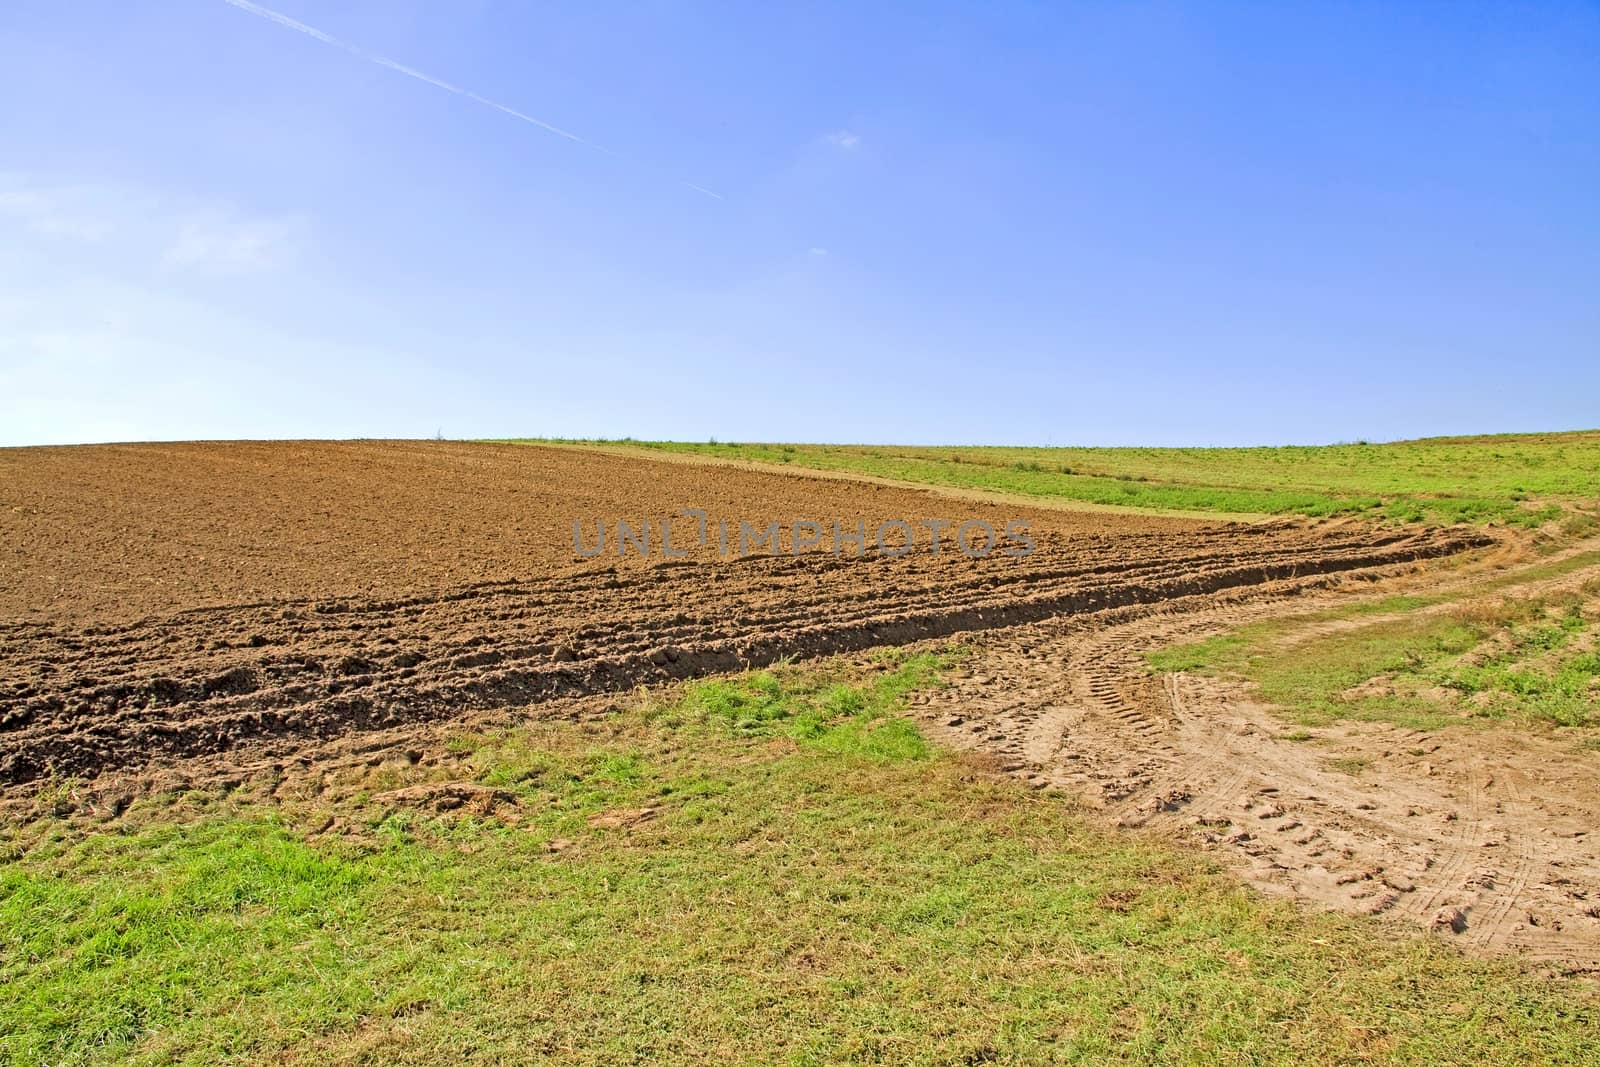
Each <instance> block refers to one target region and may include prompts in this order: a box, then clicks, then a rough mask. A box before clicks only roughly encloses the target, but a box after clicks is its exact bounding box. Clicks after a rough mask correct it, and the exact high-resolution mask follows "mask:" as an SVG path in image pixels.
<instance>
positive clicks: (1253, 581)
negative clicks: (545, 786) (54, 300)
mask: <svg viewBox="0 0 1600 1067" xmlns="http://www.w3.org/2000/svg"><path fill="white" fill-rule="evenodd" d="M683 508H701V509H704V510H705V511H706V512H707V513H708V515H709V517H710V520H711V522H712V523H713V525H714V524H715V523H716V522H717V520H718V519H727V520H730V521H731V522H733V523H734V524H735V525H737V523H738V521H739V520H741V519H743V520H749V521H751V522H753V523H756V524H758V525H764V524H765V523H767V522H769V521H772V520H778V521H779V522H782V523H784V524H787V523H789V522H791V521H793V520H795V519H812V520H816V521H818V522H821V523H823V524H824V525H829V524H831V523H832V522H833V521H835V520H838V521H840V522H841V523H842V524H843V525H845V526H846V527H853V526H854V525H855V523H856V522H857V521H858V520H864V521H865V522H866V524H867V526H868V528H869V529H874V528H876V526H877V524H878V523H880V522H883V521H885V520H889V519H904V520H908V521H912V522H915V521H918V520H922V519H935V518H937V519H949V520H951V521H954V522H960V521H963V520H966V519H969V518H983V519H985V520H987V521H989V522H991V523H992V524H993V525H994V526H996V527H997V528H999V529H1003V528H1004V527H1005V524H1006V523H1007V522H1008V521H1011V520H1022V521H1027V522H1030V523H1031V524H1032V531H1033V536H1034V539H1035V542H1036V544H1037V549H1036V551H1034V552H1033V553H1032V554H1031V555H1028V556H1025V557H1012V556H1007V555H1004V554H1002V553H1001V552H999V551H996V552H994V553H992V554H991V555H989V556H987V557H985V558H982V559H974V558H969V557H967V556H965V555H963V554H961V553H960V552H957V551H952V550H950V548H949V546H948V544H947V546H946V550H945V551H943V552H941V553H938V554H934V553H932V552H931V551H929V550H928V549H927V546H926V544H925V543H924V544H923V546H922V547H921V548H919V549H918V550H917V551H913V552H911V553H909V554H907V555H904V556H899V557H888V556H880V555H876V554H868V555H867V556H865V557H862V558H851V557H850V556H849V554H848V553H847V554H846V555H845V556H843V557H835V556H834V555H833V554H832V553H831V551H826V550H824V551H808V552H802V553H800V554H798V555H795V556H792V557H791V556H781V557H777V558H773V557H769V556H766V555H755V556H750V557H746V558H740V559H735V558H722V557H721V556H720V554H719V553H718V552H717V550H716V545H715V539H714V538H708V539H707V540H708V543H707V544H706V545H705V546H696V545H694V543H693V542H690V543H689V544H690V547H692V551H691V554H690V556H689V558H687V559H683V560H670V561H668V560H663V559H661V558H659V556H658V557H655V558H652V559H648V560H644V559H640V558H638V557H637V556H629V557H627V558H625V559H618V558H617V557H616V556H615V555H609V556H603V557H598V558H595V559H589V560H586V559H583V558H580V557H579V556H578V555H577V554H576V553H575V552H574V550H573V543H572V537H573V534H572V523H573V521H574V520H577V519H581V520H583V522H584V523H585V528H586V529H587V530H589V531H591V534H592V530H593V528H594V527H593V523H594V521H595V520H597V519H604V520H606V521H607V522H608V523H611V522H614V521H615V520H616V519H619V518H622V519H627V520H629V521H630V522H632V523H634V524H635V525H637V524H639V523H641V522H642V521H644V520H646V519H650V520H655V521H659V520H661V519H665V518H668V517H670V516H672V515H673V514H674V513H676V512H677V511H678V510H680V509H683ZM0 516H3V521H4V529H5V539H4V550H3V551H4V558H5V571H4V572H3V579H0V580H3V584H0V781H4V782H8V783H13V784H16V783H26V782H30V781H34V780H38V779H41V778H45V777H55V776H91V775H94V774H97V773H101V772H105V771H109V770H126V769H130V768H135V767H139V766H141V765H144V764H147V763H149V762H151V761H159V760H164V759H171V758H176V757H188V756H199V755H207V754H214V753H218V752H226V751H229V750H232V749H234V748H236V747H239V746H248V745H252V744H259V743H264V742H270V743H273V744H278V745H282V744H284V743H293V742H295V741H300V740H308V739H312V738H328V737H333V736H336V735H340V734H344V733H348V732H352V731H362V730H373V729H385V728H393V727H395V726H398V725H402V724H406V723H417V722H426V721H437V720H441V719H446V718H449V717H451V716H454V715H458V714H461V713H464V712H468V711H471V710H475V709H479V710H481V709H486V708H502V707H514V706H516V707H520V706H527V705H535V704H539V703H543V702H548V701H552V700H560V699H567V698H574V697H582V696H585V695H589V694H595V693H604V692H611V691H619V690H624V689H628V688H632V687H635V686H638V685H641V684H647V683H652V682H657V681H662V680H667V679H673V678H684V677H690V676H694V675H701V674H708V673H714V672H719V671H730V670H737V669H741V668H745V667H749V666H754V665H761V664H766V663H771V662H773V661H775V660H777V659H779V658H781V657H786V656H812V655H824V654H830V653H835V652H841V651H849V650H856V649H862V648H867V647H870V646H875V645H885V644H902V643H906V642H910V641H915V640H920V639H924V638H930V637H941V636H947V635H952V634H957V633H969V632H977V631H985V630H992V629H996V628H1002V627H1013V626H1018V625H1021V624H1026V623H1033V622H1037V621H1040V620H1048V619H1053V618H1058V617H1066V616H1087V615H1091V614H1093V613H1097V612H1106V611H1108V610H1112V609H1119V608H1127V607H1129V606H1137V605H1156V604H1161V603H1163V602H1167V601H1172V600H1175V599H1177V598H1183V597H1188V598H1194V597H1202V598H1203V597H1207V596H1211V595H1215V594H1218V593H1222V592H1225V591H1229V590H1239V589H1247V588H1249V587H1252V586H1259V585H1265V584H1269V583H1274V582H1284V581H1290V582H1303V581H1306V580H1309V579H1312V578H1314V577H1315V576H1319V575H1338V574H1344V573H1361V572H1367V571H1376V570H1383V569H1386V568H1393V567H1395V566H1399V565H1404V564H1410V563H1414V562H1416V561H1420V560H1426V559H1429V558H1433V557H1438V556H1442V555H1446V554H1450V553H1455V552H1460V551H1463V550H1465V549H1468V548H1471V547H1474V546H1477V545H1481V544H1482V543H1483V542H1484V539H1483V538H1482V537H1481V535H1477V534H1472V533H1463V532H1449V531H1394V530H1389V531H1380V530H1376V529H1374V528H1371V527H1367V526H1362V525H1355V524H1346V525H1341V524H1327V525H1323V526H1318V527H1308V526H1302V525H1299V524H1291V523H1273V524H1263V525H1239V524H1220V523H1202V522H1195V521H1190V520H1178V519H1158V518H1147V517H1140V516H1122V515H1109V514H1094V513H1074V512H1062V511H1051V510H1041V509H1032V508H1028V507H1024V506H1011V505H1005V504H991V503H977V502H974V501H972V500H958V499H954V498H951V497H946V496H939V495H936V494H933V493H928V492H922V491H917V490H907V489H900V488H894V487H890V486H883V485H869V484H861V483H854V482H848V481H841V480H837V479H827V478H813V477H806V476H789V475H787V474H773V473H766V472H761V471H756V470H750V469H740V468H734V467H727V466H698V465H688V464H684V463H681V462H658V461H652V460H649V459H641V458H635V457H631V456H630V457H622V456H617V455H608V454H601V453H597V452H586V451H580V450H576V449H565V448H536V447H528V446H517V445H506V446H497V445H486V444H455V443H442V442H349V443H333V442H286V443H226V444H205V443H199V444H174V445H124V446H97V447H84V448H45V449H13V450H8V451H4V452H0ZM680 521H683V520H680ZM688 528H690V529H692V528H693V527H692V524H691V525H690V526H689V527H688ZM677 529H678V527H676V526H675V530H677ZM680 547H683V546H682V545H680Z"/></svg>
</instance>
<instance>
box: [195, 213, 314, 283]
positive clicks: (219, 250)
mask: <svg viewBox="0 0 1600 1067" xmlns="http://www.w3.org/2000/svg"><path fill="white" fill-rule="evenodd" d="M291 243H292V242H291V234H290V227H289V225H288V224H287V223H285V222H282V221H279V220H276V219H261V220H248V219H247V220H235V219H230V218H227V217H224V216H220V215H201V216H195V217H190V218H187V219H184V220H183V221H182V222H181V223H180V224H179V227H178V235H177V238H176V239H175V240H174V241H173V242H172V244H171V246H170V247H168V249H167V251H166V255H165V257H164V261H165V263H166V264H167V265H168V266H172V267H184V268H194V269H200V270H208V271H215V272H219V273H238V272H244V271H255V270H267V269H270V268H273V267H277V266H281V265H282V264H283V263H284V262H285V261H286V260H287V259H288V257H289V255H290V252H291Z"/></svg>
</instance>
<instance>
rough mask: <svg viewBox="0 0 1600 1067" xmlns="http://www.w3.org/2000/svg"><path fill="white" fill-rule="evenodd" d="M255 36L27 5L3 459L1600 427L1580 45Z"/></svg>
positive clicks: (893, 9) (526, 34) (464, 33)
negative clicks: (549, 441)
mask: <svg viewBox="0 0 1600 1067" xmlns="http://www.w3.org/2000/svg"><path fill="white" fill-rule="evenodd" d="M252 6H253V5H251V4H248V3H244V2H243V0H239V2H237V3H236V2H233V0H164V2H160V3H148V4H129V3H126V2H110V0H75V2H71V3H64V2H61V0H6V3H5V4H4V5H3V6H0V99H4V101H5V102H6V103H5V106H4V107H3V108H0V444H4V445H16V444H41V443H68V442H81V441H106V440H134V439H139V440H145V439H181V438H239V437H250V438H260V437H291V436H292V437H353V436H397V437H428V436H433V435H434V434H435V433H443V434H444V435H445V436H447V437H484V436H535V435H538V436H545V435H549V436H609V437H620V436H633V437H639V438H661V437H669V438H679V439H689V440H696V439H701V440H703V439H706V438H709V437H717V438H718V439H721V440H808V441H817V440H829V441H883V442H905V443H932V442H940V443H943V442H980V443H984V442H986V443H996V444H1259V443H1286V442H1295V443H1318V442H1328V441H1336V440H1352V439H1358V438H1366V439H1374V440H1377V439H1391V438H1396V437H1413V436H1423V435H1430V434H1441V433H1475V432H1496V431H1521V430H1546V429H1548V430H1554V429H1573V428H1580V427H1595V426H1600V5H1597V4H1595V3H1561V2H1547V3H1540V4H1509V3H1504V4H1480V3H1417V4H1405V5H1396V4H1389V3H1365V4H1363V3H1338V4H1334V3H1326V4H1289V5H1283V4H1269V3H1211V2H1204V3H1202V2H1196V3H1187V4H1185V3H1127V4H1115V3H1082V4H1075V3H1059V4H1058V3H1040V4H1003V3H1002V4H978V3H968V4H921V3H918V4H911V3H882V4H878V3H873V4H859V3H836V4H825V3H815V4H813V3H808V4H804V5H801V4H788V5H769V4H732V3H722V4H702V3H692V2H670V3H669V2H665V0H653V2H652V0H644V2H637V3H628V4H621V3H592V2H591V3H537V4H535V3H518V2H512V0H347V2H345V0H273V2H272V3H270V4H268V5H263V6H262V7H256V8H254V9H253V10H252ZM296 23H297V24H298V25H296Z"/></svg>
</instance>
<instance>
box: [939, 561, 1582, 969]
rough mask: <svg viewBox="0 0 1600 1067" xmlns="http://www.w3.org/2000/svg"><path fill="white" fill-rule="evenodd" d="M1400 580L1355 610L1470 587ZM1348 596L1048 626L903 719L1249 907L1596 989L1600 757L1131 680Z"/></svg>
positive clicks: (1180, 608)
mask: <svg viewBox="0 0 1600 1067" xmlns="http://www.w3.org/2000/svg"><path fill="white" fill-rule="evenodd" d="M1584 547H1586V548H1589V549H1593V548H1595V547H1600V544H1591V545H1588V546H1584ZM1540 562H1548V561H1540ZM1408 570H1411V569H1409V568H1396V569H1394V570H1393V572H1392V573H1391V575H1390V576H1389V577H1388V579H1387V580H1386V581H1384V582H1382V583H1381V585H1379V586H1378V587H1377V588H1376V589H1371V590H1368V592H1367V595H1372V593H1373V592H1376V591H1377V590H1378V589H1381V591H1382V592H1384V593H1386V594H1387V593H1393V592H1396V591H1401V590H1405V589H1408V588H1410V589H1415V588H1418V587H1425V588H1428V589H1430V590H1437V589H1438V588H1440V586H1441V585H1446V584H1453V585H1456V586H1459V587H1461V588H1462V589H1464V590H1467V591H1470V590H1471V588H1472V586H1473V585H1474V584H1475V583H1479V582H1481V581H1483V580H1485V579H1486V577H1487V576H1486V575H1485V574H1484V572H1482V571H1479V570H1476V569H1473V568H1468V569H1466V570H1465V572H1464V573H1461V574H1457V575H1455V576H1453V577H1450V578H1441V577H1440V575H1439V574H1437V573H1436V572H1432V571H1428V570H1426V569H1422V570H1420V571H1418V572H1416V573H1406V572H1407V571H1408ZM1596 575H1600V567H1586V568H1583V569H1581V570H1577V571H1574V572H1571V573H1569V574H1567V575H1564V576H1562V577H1560V578H1558V579H1549V580H1544V581H1538V582H1530V583H1527V584H1524V585H1520V586H1516V587H1514V591H1515V592H1516V593H1517V594H1518V595H1536V594H1541V593H1551V592H1555V591H1557V590H1559V589H1567V588H1576V587H1577V586H1579V585H1581V584H1582V583H1583V582H1585V581H1588V580H1591V579H1593V578H1594V577H1596ZM1362 577H1363V578H1371V577H1373V575H1372V574H1365V575H1363V576H1362ZM1495 577H1496V579H1497V580H1498V581H1499V582H1504V581H1505V577H1506V576H1505V575H1504V574H1503V573H1497V574H1496V575H1495ZM1350 595H1351V593H1350V583H1340V582H1338V581H1333V582H1327V581H1324V582H1319V583H1314V584H1307V583H1303V582H1297V581H1287V582H1278V583H1266V584H1263V585H1259V586H1254V587H1251V588H1249V589H1243V590H1235V591H1231V592H1228V593H1224V594H1221V595H1218V596H1212V597H1195V598H1186V599H1181V600H1175V601H1172V602H1169V603H1166V604H1163V605H1159V606H1157V607H1156V608H1153V609H1150V608H1141V609H1135V610H1133V611H1125V612H1123V613H1122V614H1123V618H1121V619H1104V618H1103V619H1102V620H1100V621H1101V622H1102V623H1103V624H1101V625H1095V624H1092V623H1086V621H1085V620H1079V619H1070V618H1063V619H1056V620H1051V621H1047V622H1042V623H1039V624H1034V625H1031V626H1027V627H1020V628H1016V629H1013V630H1008V631H1003V632H997V633H993V634H987V635H981V636H980V637H979V638H977V639H976V644H977V647H978V648H979V650H980V651H979V654H978V655H977V656H976V657H975V660H974V665H973V667H972V668H971V670H970V671H969V672H968V673H967V674H966V675H965V676H964V677H962V678H961V679H959V680H958V681H957V682H956V684H955V685H954V686H952V687H951V688H950V689H948V690H943V691H940V692H937V693H934V694H932V695H930V696H929V697H928V698H927V699H926V700H925V702H924V703H923V705H922V707H921V708H920V709H919V710H920V714H921V715H922V717H923V718H924V719H925V720H926V725H927V728H928V730H929V732H930V733H931V734H933V735H934V736H936V737H939V738H940V739H941V740H943V741H944V742H945V743H947V744H950V745H953V746H955V747H957V748H963V749H972V750H976V751H979V752H984V753H990V754H992V755H993V756H994V757H996V758H997V760H999V762H1000V766H1001V767H1002V769H1004V770H1005V771H1006V772H1007V773H1012V774H1016V775H1019V776H1022V777H1025V778H1027V779H1028V780H1029V781H1031V782H1033V783H1034V784H1035V785H1036V786H1039V787H1041V788H1047V787H1053V788H1061V789H1065V790H1068V791H1070V792H1072V793H1073V794H1074V795H1076V796H1079V797H1082V798H1084V799H1086V800H1087V801H1088V802H1089V803H1090V804H1091V805H1092V806H1093V807H1094V809H1096V810H1097V811H1098V812H1099V813H1100V814H1101V816H1102V817H1104V818H1106V819H1108V820H1110V821H1112V822H1114V823H1116V824H1117V825H1119V826H1123V827H1129V828H1132V827H1139V828H1144V829H1146V830H1148V831H1152V832H1157V833H1162V834H1166V835H1170V836H1176V837H1178V838H1180V839H1183V840H1186V841H1189V842H1193V843H1195V844H1198V845H1199V846H1200V847H1203V848H1207V849H1212V850H1215V851H1216V852H1217V853H1218V854H1219V856H1220V857H1221V858H1222V859H1224V860H1225V861H1226V862H1228V863H1229V864H1231V865H1232V866H1234V867H1235V868H1236V869H1238V870H1239V871H1240V873H1242V874H1243V875H1244V876H1245V877H1246V878H1248V879H1249V880H1250V881H1252V882H1253V883H1255V884H1256V885H1258V886H1260V887H1261V888H1263V889H1265V890H1268V891H1273V892H1282V893H1288V894H1292V895H1293V896H1295V897H1297V898H1299V899H1301V900H1304V901H1308V902H1311V903H1313V904H1315V905H1318V906H1322V907H1328V908H1335V909H1338V910H1342V911H1346V912H1350V913H1354V914H1362V915H1387V916H1393V917H1396V918H1399V919H1403V920H1409V921H1411V922H1414V923H1420V924H1423V925H1426V926H1428V927H1431V928H1433V929H1434V930H1436V931H1438V932H1439V933H1440V934H1441V935H1443V936H1448V937H1451V938H1453V939H1455V940H1457V941H1459V942H1460V943H1461V944H1462V945H1463V946H1464V947H1466V948H1469V949H1472V950H1479V951H1487V952H1504V951H1515V952H1517V953H1519V954H1521V955H1524V956H1526V957H1530V958H1532V959H1535V960H1539V961H1542V962H1545V963H1548V964H1549V965H1550V966H1551V967H1552V969H1554V970H1558V971H1561V972H1563V973H1586V974H1600V834H1597V833H1596V832H1595V830H1596V827H1595V812H1596V802H1597V800H1600V785H1597V782H1600V754H1596V753H1594V752H1592V751H1589V752H1585V751H1582V750H1580V749H1577V748H1576V747H1575V746H1574V745H1573V744H1572V742H1571V741H1570V740H1567V739H1557V738H1555V737H1553V736H1548V735H1541V734H1538V733H1534V732H1531V731H1528V730H1525V729H1516V728H1494V727H1487V726H1478V725H1463V726H1459V727H1450V728H1447V729H1443V730H1437V731H1429V732H1420V731H1414V730H1409V729H1404V728H1401V727H1397V726H1392V725H1388V724H1383V723H1339V724H1337V725H1334V726H1330V727H1321V728H1317V729H1314V730H1309V731H1305V730H1300V729H1298V728H1296V727H1294V726H1293V725H1292V724H1290V723H1288V722H1286V721H1285V720H1284V719H1283V718H1281V717H1280V716H1278V715H1277V714H1275V713H1274V711H1273V709H1271V708H1269V707H1266V706H1263V705H1262V704H1261V703H1260V702H1259V701H1257V700H1256V699H1254V698H1253V697H1252V694H1251V691H1250V689H1249V688H1248V687H1247V686H1243V685H1240V684H1238V683H1233V682H1228V681H1223V680H1218V679H1214V678H1207V677H1202V676H1196V675H1188V674H1178V675H1167V676H1159V675H1152V674H1151V673H1150V672H1149V670H1148V669H1147V668H1146V667H1145V663H1144V658H1143V657H1144V654H1145V653H1146V652H1148V651H1152V650H1155V649H1158V648H1162V647H1164V646H1167V645H1171V644H1174V643H1178V642H1186V641H1193V640H1197V639H1200V638H1203V637H1206V636H1210V635H1212V634H1217V633H1222V632H1225V631H1227V630H1228V629H1230V628H1232V627H1235V626H1238V625H1240V624H1241V623H1246V622H1252V621H1256V620H1261V619H1267V618H1272V617H1274V616H1282V615H1286V614H1291V613H1301V612H1305V611H1307V610H1308V608H1313V607H1315V606H1317V605H1318V604H1319V603H1325V604H1331V603H1337V602H1339V600H1340V599H1341V598H1344V599H1348V597H1349V596H1350ZM1381 618H1383V617H1382V616H1374V615H1369V616H1366V617H1365V618H1363V619H1362V620H1360V621H1359V622H1358V621H1332V622H1324V623H1319V624H1314V625H1312V626H1308V627H1302V628H1300V630H1298V631H1291V633H1290V635H1288V636H1286V638H1285V639H1284V643H1283V647H1282V649H1281V650H1280V654H1283V655H1293V654H1294V646H1295V644H1296V643H1298V642H1299V641H1301V640H1304V639H1305V638H1306V637H1308V636H1310V635H1311V634H1312V633H1321V632H1328V631H1331V630H1335V629H1341V628H1345V627H1350V626H1355V625H1360V624H1363V623H1371V622H1374V621H1378V620H1379V619H1381ZM1307 734H1310V735H1311V736H1310V737H1307V736H1306V735H1307ZM1352 768H1354V770H1352Z"/></svg>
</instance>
